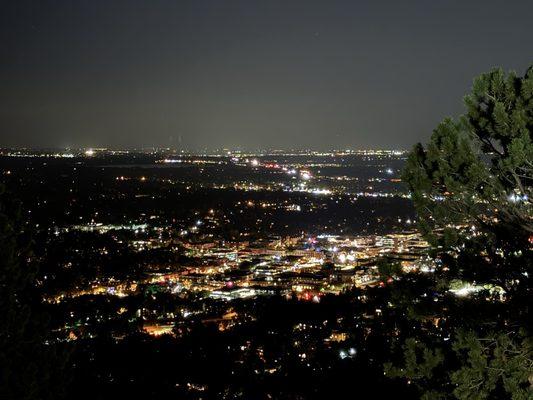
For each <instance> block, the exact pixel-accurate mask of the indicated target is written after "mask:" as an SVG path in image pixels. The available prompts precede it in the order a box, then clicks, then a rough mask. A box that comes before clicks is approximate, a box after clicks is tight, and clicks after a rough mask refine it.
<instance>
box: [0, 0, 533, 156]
mask: <svg viewBox="0 0 533 400" xmlns="http://www.w3.org/2000/svg"><path fill="white" fill-rule="evenodd" d="M1 4H2V5H1V10H0V25H1V26H0V35H1V36H0V52H1V53H0V77H1V83H2V87H1V90H0V102H1V103H0V129H1V132H2V133H1V136H0V146H33V147H67V146H74V147H78V146H92V147H100V146H111V147H122V148H124V147H128V148H131V147H149V146H161V147H167V146H170V147H174V148H178V149H181V148H187V149H201V148H205V147H208V148H211V149H212V148H217V147H229V148H242V149H257V148H265V147H268V148H313V149H331V148H368V147H381V148H397V147H401V148H409V147H411V145H412V144H413V143H414V142H416V141H420V140H422V141H423V140H426V139H427V138H428V137H429V135H430V134H431V130H432V129H433V128H434V126H435V125H436V124H437V123H438V122H439V121H440V120H441V119H442V118H443V117H445V116H448V115H455V114H458V113H460V112H461V111H462V109H463V106H462V100H461V99H462V97H463V95H464V94H465V93H466V92H467V91H468V89H469V87H470V85H471V82H472V79H473V77H474V76H476V75H478V74H479V73H481V72H484V71H487V70H489V69H490V68H492V67H494V66H502V67H503V68H504V69H506V70H509V69H514V70H516V71H517V72H519V73H523V72H524V71H525V70H526V68H527V66H528V65H529V64H530V63H531V62H533V1H530V0H529V1H526V0H524V1H512V0H511V1H509V0H508V1H488V0H484V1H477V0H476V1H473V0H468V1H467V0H462V1H438V0H431V1H430V0H418V1H399V0H391V1H378V0H372V1H357V0H351V1H335V0H324V1H315V0H305V1H290V0H284V1H267V0H261V1H259V0H258V1H254V0H242V1H224V0H214V1H204V0H192V1H183V0H182V1H180V0H175V1H171V0H168V1H163V0H146V1H133V0H130V1H114V0H102V1H97V0H87V1H84V0H68V1H51V0H49V1H33V2H31V1H24V0H12V1H3V2H2V3H1Z"/></svg>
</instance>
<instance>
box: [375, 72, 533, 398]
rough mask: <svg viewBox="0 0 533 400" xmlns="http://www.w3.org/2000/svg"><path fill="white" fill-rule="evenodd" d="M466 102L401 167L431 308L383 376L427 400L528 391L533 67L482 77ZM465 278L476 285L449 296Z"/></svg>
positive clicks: (531, 389) (531, 387)
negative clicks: (429, 254) (429, 324)
mask: <svg viewBox="0 0 533 400" xmlns="http://www.w3.org/2000/svg"><path fill="white" fill-rule="evenodd" d="M464 102H465V106H466V113H465V114H464V115H462V116H460V117H459V118H458V119H457V120H454V119H451V118H447V119H445V120H444V121H443V122H442V123H441V124H439V126H438V127H437V128H436V129H435V130H434V132H433V135H432V136H431V139H430V142H429V143H428V144H427V146H425V147H424V146H423V145H421V144H417V145H416V146H415V147H414V149H413V151H412V152H411V153H410V155H409V158H408V161H407V165H406V168H405V171H404V174H403V179H404V181H405V182H406V183H407V185H408V187H409V189H410V192H411V195H412V199H413V202H414V204H415V207H416V210H417V213H418V215H419V221H420V228H421V230H422V232H423V234H424V235H425V236H426V237H427V238H428V239H429V240H430V242H431V243H432V244H433V246H434V251H433V253H434V254H435V256H436V257H437V258H438V260H439V263H438V268H437V270H436V273H435V277H434V286H433V287H432V288H431V290H432V291H434V293H435V297H434V298H435V300H436V303H435V306H434V307H433V311H432V314H431V313H429V316H428V310H427V309H425V310H424V315H416V312H411V313H410V315H412V316H413V318H415V319H416V318H419V319H422V318H426V319H428V318H429V317H431V318H433V320H434V321H436V322H435V328H434V329H426V330H424V331H421V332H420V335H419V336H418V337H416V338H408V339H407V340H404V341H403V346H402V349H401V351H400V353H401V354H402V356H401V359H402V361H400V362H397V363H395V364H394V365H393V364H392V363H389V364H387V365H386V368H385V372H386V374H387V375H389V376H390V377H396V378H402V379H406V380H408V381H409V382H411V383H413V384H415V385H417V386H418V387H419V388H420V390H421V394H422V396H423V397H424V398H428V399H429V398H431V399H433V398H457V399H479V400H484V399H492V398H512V399H514V400H522V399H531V398H533V345H532V339H531V331H530V329H531V323H530V318H529V307H530V302H531V294H532V285H531V283H532V278H533V203H532V201H533V197H532V196H533V65H532V66H531V67H530V68H529V69H528V70H527V72H526V73H525V75H524V76H521V77H519V76H517V75H516V74H515V73H513V72H511V73H509V74H505V73H504V72H503V71H502V70H501V69H494V70H492V71H491V72H489V73H486V74H482V75H481V76H479V77H478V78H476V79H475V80H474V83H473V87H472V92H471V93H470V94H469V95H467V96H466V97H465V99H464ZM463 281H468V282H469V283H471V284H476V285H477V287H484V288H485V290H481V291H480V292H479V293H478V294H473V295H472V296H471V298H469V299H468V298H467V299H462V300H459V299H456V298H453V297H452V296H450V294H449V292H448V289H450V288H452V286H453V284H457V282H463ZM417 302H418V299H413V304H415V305H416V303H417ZM413 308H416V306H415V307H413ZM444 338H446V340H447V341H446V342H445V341H444V340H443V339H444ZM450 338H451V340H450Z"/></svg>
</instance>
